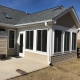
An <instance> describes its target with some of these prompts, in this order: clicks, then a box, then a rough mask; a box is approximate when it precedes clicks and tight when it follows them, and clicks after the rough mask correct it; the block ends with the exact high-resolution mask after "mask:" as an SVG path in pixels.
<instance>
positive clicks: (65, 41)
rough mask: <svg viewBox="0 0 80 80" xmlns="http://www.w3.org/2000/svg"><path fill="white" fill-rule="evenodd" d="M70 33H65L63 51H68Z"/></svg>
mask: <svg viewBox="0 0 80 80" xmlns="http://www.w3.org/2000/svg"><path fill="white" fill-rule="evenodd" d="M69 41H70V32H65V38H64V51H69Z"/></svg>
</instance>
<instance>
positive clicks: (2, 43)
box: [0, 37, 7, 55]
mask: <svg viewBox="0 0 80 80" xmlns="http://www.w3.org/2000/svg"><path fill="white" fill-rule="evenodd" d="M0 54H6V55H7V38H6V37H0Z"/></svg>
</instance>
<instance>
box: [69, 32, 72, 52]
mask: <svg viewBox="0 0 80 80" xmlns="http://www.w3.org/2000/svg"><path fill="white" fill-rule="evenodd" d="M69 45H70V47H69V51H70V52H71V51H72V32H70V44H69Z"/></svg>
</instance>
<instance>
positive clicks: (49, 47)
mask: <svg viewBox="0 0 80 80" xmlns="http://www.w3.org/2000/svg"><path fill="white" fill-rule="evenodd" d="M47 52H48V64H50V63H51V56H52V27H49V29H48V37H47Z"/></svg>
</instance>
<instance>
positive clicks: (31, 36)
mask: <svg viewBox="0 0 80 80" xmlns="http://www.w3.org/2000/svg"><path fill="white" fill-rule="evenodd" d="M30 49H33V31H30Z"/></svg>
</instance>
